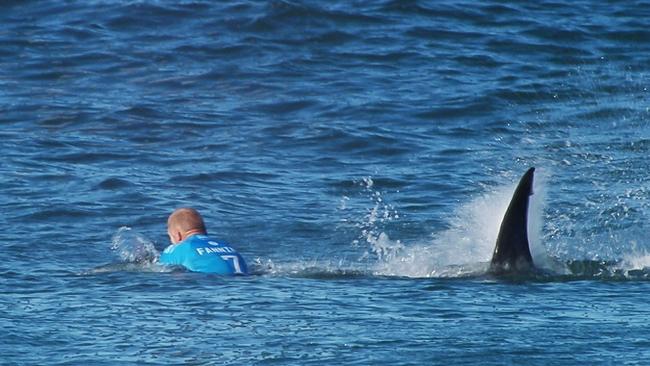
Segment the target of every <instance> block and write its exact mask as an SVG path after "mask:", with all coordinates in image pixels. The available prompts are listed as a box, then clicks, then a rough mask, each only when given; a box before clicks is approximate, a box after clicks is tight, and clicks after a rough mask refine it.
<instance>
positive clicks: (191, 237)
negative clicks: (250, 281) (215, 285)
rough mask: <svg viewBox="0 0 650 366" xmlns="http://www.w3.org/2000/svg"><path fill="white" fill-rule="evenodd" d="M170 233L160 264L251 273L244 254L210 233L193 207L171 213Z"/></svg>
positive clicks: (197, 270)
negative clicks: (168, 242)
mask: <svg viewBox="0 0 650 366" xmlns="http://www.w3.org/2000/svg"><path fill="white" fill-rule="evenodd" d="M167 235H169V240H170V241H171V245H169V246H168V247H167V248H166V249H165V250H164V251H163V253H162V254H161V255H160V259H159V262H160V264H164V265H177V266H183V267H185V268H187V269H188V270H190V271H193V272H204V273H216V274H221V275H245V274H248V268H247V267H246V262H245V261H244V258H243V257H242V256H241V255H240V254H239V253H237V251H236V250H235V249H234V248H233V247H231V246H230V245H229V244H227V243H224V242H221V241H217V240H215V239H214V238H211V237H209V236H208V233H207V230H206V229H205V223H204V222H203V218H202V217H201V214H199V212H198V211H196V210H195V209H193V208H189V207H184V208H179V209H177V210H175V211H174V212H173V213H172V214H171V215H169V218H168V219H167Z"/></svg>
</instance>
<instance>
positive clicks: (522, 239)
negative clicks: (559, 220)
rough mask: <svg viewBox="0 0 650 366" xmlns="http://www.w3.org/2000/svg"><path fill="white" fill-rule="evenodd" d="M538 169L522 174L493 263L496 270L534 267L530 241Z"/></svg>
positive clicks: (515, 270) (522, 269) (492, 268)
mask: <svg viewBox="0 0 650 366" xmlns="http://www.w3.org/2000/svg"><path fill="white" fill-rule="evenodd" d="M534 174H535V168H530V169H528V171H527V172H526V174H524V175H523V176H522V177H521V180H520V181H519V184H518V185H517V188H516V189H515V193H514V194H513V195H512V199H511V200H510V205H509V206H508V210H507V211H506V214H505V215H504V216H503V220H502V221H501V228H500V229H499V236H498V237H497V243H496V246H495V247H494V254H493V255H492V260H491V262H490V271H491V272H496V273H502V272H518V271H526V270H530V269H532V268H533V258H532V256H531V255H530V247H529V243H528V203H529V198H530V196H531V195H532V194H533V176H534Z"/></svg>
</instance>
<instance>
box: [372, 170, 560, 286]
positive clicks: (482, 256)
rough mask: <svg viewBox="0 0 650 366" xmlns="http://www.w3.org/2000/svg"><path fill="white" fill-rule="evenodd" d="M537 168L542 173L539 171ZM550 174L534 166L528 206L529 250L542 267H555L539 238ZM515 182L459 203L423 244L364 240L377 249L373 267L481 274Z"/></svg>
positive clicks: (390, 271) (396, 272)
mask: <svg viewBox="0 0 650 366" xmlns="http://www.w3.org/2000/svg"><path fill="white" fill-rule="evenodd" d="M540 173H541V174H540ZM547 174H548V173H546V172H544V171H540V170H538V174H537V175H536V179H535V184H534V193H535V194H534V195H533V196H532V197H531V204H530V208H529V224H528V228H529V242H530V248H531V255H532V256H533V260H534V262H535V263H536V265H537V266H538V267H540V268H545V269H552V270H555V266H556V263H555V262H554V261H552V259H550V258H549V256H548V255H547V254H546V251H545V248H544V246H543V245H542V243H541V238H542V226H543V211H544V204H545V200H546V194H545V186H546V181H547V178H548V175H547ZM515 187H516V183H515V184H507V185H503V186H500V187H497V188H496V189H494V190H492V191H491V192H489V193H486V194H483V195H482V196H480V197H478V198H475V199H474V200H471V201H469V202H468V203H466V204H463V205H461V206H459V207H458V208H457V209H456V210H455V211H454V212H453V213H452V214H451V216H450V219H449V226H450V228H449V229H447V230H445V231H443V232H440V233H435V234H433V239H432V240H431V241H429V242H426V243H415V244H414V245H409V246H408V247H405V246H404V245H402V244H401V243H400V242H399V241H391V240H390V239H389V238H388V236H385V235H381V234H380V235H379V236H378V237H377V238H376V240H374V241H370V240H369V241H368V242H369V243H370V244H371V246H372V248H373V250H375V251H376V250H377V249H374V248H379V250H380V251H381V253H390V255H383V256H380V260H379V261H378V262H377V264H376V266H375V272H376V273H377V274H380V275H388V276H405V277H463V276H470V275H476V274H480V273H485V271H486V270H487V268H488V264H487V263H488V262H489V260H490V258H491V256H492V252H493V250H494V245H495V243H496V239H497V236H498V233H499V228H500V225H501V220H502V218H503V216H504V214H505V211H506V210H507V208H508V204H509V203H510V199H511V197H512V192H513V191H514V189H515Z"/></svg>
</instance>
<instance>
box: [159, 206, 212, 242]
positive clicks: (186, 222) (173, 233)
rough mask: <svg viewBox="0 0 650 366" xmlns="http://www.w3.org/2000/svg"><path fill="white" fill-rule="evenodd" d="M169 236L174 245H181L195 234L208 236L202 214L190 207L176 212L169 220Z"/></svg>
mask: <svg viewBox="0 0 650 366" xmlns="http://www.w3.org/2000/svg"><path fill="white" fill-rule="evenodd" d="M167 234H168V235H169V239H170V240H171V242H172V244H176V243H179V242H181V241H183V240H185V239H186V238H187V237H189V236H192V235H194V234H206V230H205V224H204V223H203V218H202V217H201V214H199V212H198V211H196V210H195V209H193V208H189V207H183V208H179V209H177V210H175V211H174V212H172V214H171V215H169V218H168V219H167Z"/></svg>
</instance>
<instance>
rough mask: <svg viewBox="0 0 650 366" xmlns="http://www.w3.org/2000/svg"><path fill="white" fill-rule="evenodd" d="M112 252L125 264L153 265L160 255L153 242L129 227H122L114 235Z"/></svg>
mask: <svg viewBox="0 0 650 366" xmlns="http://www.w3.org/2000/svg"><path fill="white" fill-rule="evenodd" d="M111 250H112V251H113V252H114V253H115V254H117V256H118V257H119V259H120V261H121V262H123V263H138V264H153V263H155V262H156V261H157V260H158V257H159V255H160V254H159V253H158V251H157V250H156V248H155V247H154V245H153V242H152V241H151V240H149V239H147V238H146V237H145V236H143V235H142V234H140V233H137V232H135V231H134V230H132V229H131V228H130V227H128V226H122V227H121V228H119V229H118V230H117V232H116V233H115V235H113V240H112V242H111Z"/></svg>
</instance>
